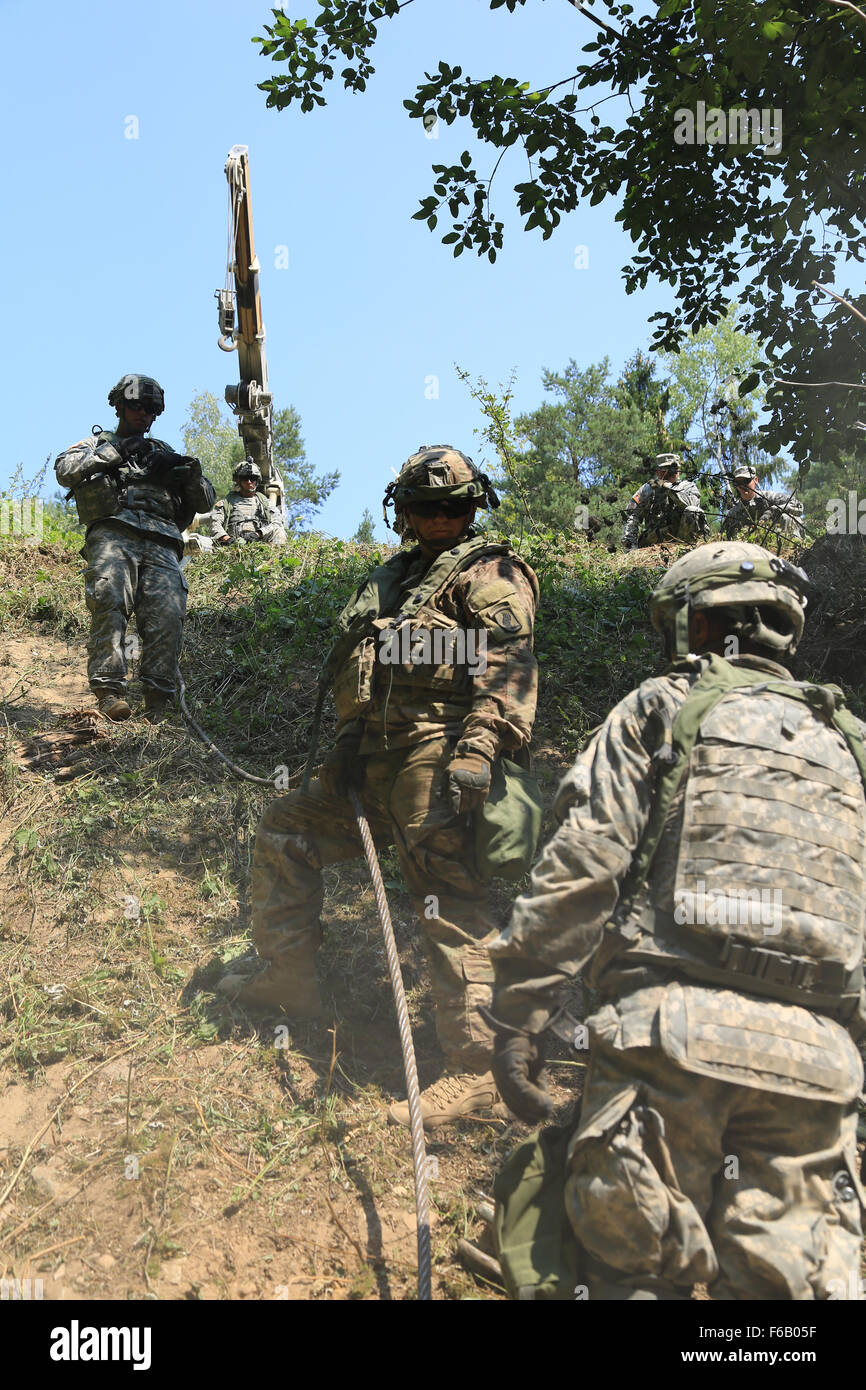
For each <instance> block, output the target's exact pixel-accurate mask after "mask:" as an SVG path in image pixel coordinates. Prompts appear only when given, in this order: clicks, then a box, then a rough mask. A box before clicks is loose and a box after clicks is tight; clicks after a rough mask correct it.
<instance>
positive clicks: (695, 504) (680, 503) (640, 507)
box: [622, 478, 706, 545]
mask: <svg viewBox="0 0 866 1390" xmlns="http://www.w3.org/2000/svg"><path fill="white" fill-rule="evenodd" d="M641 528H643V534H642V535H639V533H640V531H641ZM705 530H706V521H705V518H704V513H703V508H702V506H701V494H700V493H699V491H698V489H697V486H696V484H695V483H693V482H690V481H689V479H688V478H682V479H681V480H680V482H678V483H673V484H672V485H671V486H670V487H665V486H664V485H663V484H660V483H658V482H657V481H654V482H649V483H644V485H643V487H640V488H638V490H637V492H636V493H635V494H634V496H633V497H632V499H631V501H630V502H629V504H628V507H627V508H626V522H625V526H624V528H623V533H622V538H623V541H624V542H625V544H626V545H637V544H638V540H639V539H640V542H641V543H642V544H655V543H656V541H660V540H665V539H671V540H692V539H695V538H696V537H697V536H698V535H699V534H701V533H702V532H704V531H705Z"/></svg>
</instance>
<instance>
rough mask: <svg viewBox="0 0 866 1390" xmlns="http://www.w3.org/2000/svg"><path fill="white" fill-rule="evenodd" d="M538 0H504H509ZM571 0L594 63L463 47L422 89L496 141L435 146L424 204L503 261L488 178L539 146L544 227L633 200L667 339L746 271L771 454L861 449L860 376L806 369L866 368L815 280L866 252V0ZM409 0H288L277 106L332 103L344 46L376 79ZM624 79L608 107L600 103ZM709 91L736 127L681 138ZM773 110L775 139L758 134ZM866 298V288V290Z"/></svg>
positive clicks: (271, 86)
mask: <svg viewBox="0 0 866 1390" xmlns="http://www.w3.org/2000/svg"><path fill="white" fill-rule="evenodd" d="M431 3H432V0H431ZM524 3H525V0H488V4H489V8H490V9H491V10H496V9H500V8H501V7H502V6H503V4H504V5H505V7H506V8H507V9H508V11H509V12H510V13H514V12H515V11H516V9H517V8H518V6H521V7H522V6H523V5H524ZM572 4H574V9H575V50H576V56H577V52H578V51H579V54H580V56H581V57H582V58H583V59H584V61H582V62H577V63H576V65H575V66H574V67H573V69H572V70H571V71H567V72H566V73H565V74H564V75H563V77H562V78H561V79H559V80H558V81H556V82H554V83H552V84H551V85H550V86H548V87H545V88H542V89H540V90H533V89H532V87H531V85H530V83H529V82H526V81H522V80H520V79H519V78H518V77H513V76H508V77H504V76H502V75H500V74H496V73H494V74H491V75H482V76H481V77H473V76H470V75H469V74H466V73H464V71H463V69H462V68H461V67H460V66H451V65H449V64H448V63H445V62H440V63H439V64H438V68H437V70H436V71H435V72H432V73H426V74H425V75H424V80H423V81H420V82H418V83H417V86H416V88H415V92H414V95H413V96H411V97H410V98H408V99H407V100H406V101H405V102H404V106H405V108H406V110H407V111H408V113H409V116H410V117H411V118H412V119H414V120H420V121H422V122H423V123H424V124H425V125H429V124H430V123H431V122H432V121H433V120H440V121H442V122H443V123H444V124H446V125H451V124H453V123H454V122H455V121H456V120H458V119H460V120H463V121H466V122H468V124H469V127H470V128H471V130H472V132H473V134H474V135H475V137H476V138H477V139H478V140H479V141H480V142H481V143H482V145H486V146H488V147H490V148H491V149H492V151H494V152H496V153H497V157H496V159H495V162H493V161H492V168H491V170H490V172H489V173H484V172H482V173H479V172H478V170H477V169H476V168H475V165H474V164H473V160H472V157H471V156H470V155H469V154H468V153H467V152H464V154H463V155H462V156H461V158H460V160H459V161H458V162H457V163H455V164H451V165H444V164H441V165H434V166H433V180H434V182H433V188H432V193H431V194H429V195H428V196H426V197H425V198H423V199H422V201H421V204H420V206H419V208H418V210H417V211H416V213H415V214H414V216H415V217H416V218H417V219H419V220H422V221H425V222H426V223H427V226H428V227H429V228H430V229H431V230H433V229H435V228H437V226H438V224H439V218H440V215H441V214H442V213H443V212H444V213H446V214H447V216H448V218H449V219H450V220H449V221H448V222H447V223H446V225H445V226H444V227H443V229H442V240H443V242H444V243H445V244H446V245H448V246H450V247H451V248H452V254H453V255H455V256H458V255H461V254H462V253H463V251H464V250H467V249H472V250H474V251H475V252H476V253H477V254H478V255H486V256H487V257H488V258H489V259H490V260H491V261H493V260H495V259H496V255H497V252H498V250H499V249H500V248H501V246H502V238H503V222H502V221H501V219H499V218H497V216H496V213H495V210H494V209H493V208H492V206H491V202H490V193H491V184H492V182H493V177H494V174H495V172H496V170H497V169H498V168H499V163H500V159H501V158H502V156H503V155H504V154H505V153H506V152H508V151H509V150H512V149H513V151H514V157H515V158H518V159H520V160H523V159H525V160H526V165H525V166H524V165H522V164H521V166H520V167H521V171H522V170H523V169H524V168H525V174H522V176H521V177H519V178H518V180H517V181H516V182H515V183H514V184H513V193H514V196H515V199H516V203H517V207H518V210H519V212H520V213H521V215H522V216H523V219H524V223H523V225H524V229H525V230H527V231H529V230H537V231H540V232H541V234H542V237H544V238H548V237H550V236H551V234H552V233H553V231H554V229H555V228H556V227H557V226H558V225H559V223H560V222H561V220H562V218H563V217H564V216H566V215H567V214H568V213H570V212H573V211H574V210H575V209H576V208H577V207H578V206H580V205H581V204H582V203H585V202H589V204H590V205H595V204H598V203H600V202H602V201H604V199H605V198H608V197H614V198H617V199H618V200H619V211H618V213H617V218H618V220H619V221H620V222H621V223H622V225H623V227H624V228H625V230H626V231H627V233H628V234H629V236H630V237H631V239H632V241H633V243H634V246H635V250H634V254H633V256H632V258H631V261H630V263H629V264H628V265H627V266H625V267H624V271H623V274H624V277H625V288H626V290H627V292H628V293H632V292H633V291H634V290H636V289H640V288H642V287H644V286H645V285H646V284H647V282H648V281H649V278H650V276H654V277H657V278H659V279H661V280H662V281H664V282H666V283H668V284H670V285H671V286H672V287H673V288H674V290H675V292H676V298H677V306H676V308H675V309H673V310H671V311H663V312H659V313H657V314H655V315H653V319H654V320H655V323H656V328H655V336H654V338H653V344H652V345H653V347H655V348H657V349H661V350H665V351H668V352H670V351H674V350H676V349H677V347H679V346H680V344H681V343H682V342H683V340H684V339H685V336H686V334H687V333H689V332H694V331H696V330H698V329H701V328H704V327H705V326H706V325H708V324H711V323H713V322H715V321H717V320H718V319H720V318H722V317H723V316H724V314H725V312H726V307H727V304H728V301H729V300H730V298H731V294H732V291H733V287H734V286H735V285H736V286H742V287H743V288H742V291H741V298H742V301H743V303H744V304H745V306H746V313H745V318H744V326H745V328H746V329H747V330H748V331H750V332H753V333H755V334H756V335H757V337H758V338H759V340H760V341H761V342H762V343H763V344H764V345H765V353H766V360H765V362H764V363H762V371H763V375H764V380H765V382H766V383H767V385H768V388H769V389H768V392H767V405H768V409H769V420H768V422H767V424H766V426H765V427H764V431H763V447H764V448H765V449H766V451H767V452H768V453H769V454H770V455H774V454H776V453H777V452H778V451H779V449H780V448H781V447H782V446H788V447H789V448H790V449H791V452H792V453H793V455H794V457H795V459H797V461H798V462H802V461H804V460H805V459H806V458H807V457H808V456H809V454H810V453H811V452H817V453H818V454H820V455H827V456H829V454H830V453H831V452H832V451H833V450H836V451H838V450H840V449H843V450H844V449H845V448H846V447H849V446H850V443H851V431H852V429H853V425H854V420H855V418H856V413H857V410H858V406H859V403H860V400H861V399H862V398H860V397H859V396H858V393H857V392H856V391H855V390H846V389H844V388H843V389H834V390H832V391H828V390H824V389H802V388H800V387H795V386H791V385H790V384H788V383H789V382H790V381H806V382H807V383H809V382H815V383H817V382H826V381H851V380H852V379H854V380H856V379H857V376H858V375H859V376H862V374H863V369H864V366H866V346H864V342H863V335H862V334H857V333H855V332H853V331H852V330H853V327H854V324H853V320H852V318H851V315H850V311H849V310H848V309H847V308H846V307H845V306H844V305H839V304H837V303H835V302H834V303H830V302H829V301H828V300H827V299H826V298H820V299H817V300H816V294H815V291H814V289H813V282H816V281H817V282H819V283H821V284H827V283H833V281H834V280H835V279H836V278H837V277H838V276H839V274H840V273H841V272H842V271H843V268H844V267H846V266H847V265H849V264H850V262H851V261H862V259H863V250H862V246H863V223H862V210H863V196H864V189H866V155H864V149H866V63H864V50H866V23H864V21H863V18H862V15H860V14H859V13H858V12H857V10H856V7H854V6H845V7H843V6H836V7H835V8H830V7H828V6H827V5H825V4H817V5H814V6H810V7H807V10H806V12H804V13H801V12H800V11H799V10H797V9H795V8H793V7H791V6H789V5H787V4H785V3H782V2H781V0H762V3H760V4H748V5H744V4H743V3H742V0H716V3H714V4H712V5H707V4H703V3H701V2H700V0H662V2H661V3H656V5H655V6H652V5H650V6H649V7H647V12H646V13H643V14H640V15H636V14H635V13H634V9H633V6H631V5H629V4H624V3H620V2H619V0H598V3H597V4H596V5H595V7H594V9H593V11H590V10H589V9H584V8H583V7H582V6H581V5H578V4H576V3H575V0H572ZM402 8H404V5H403V4H401V3H400V0H370V3H367V2H366V0H318V7H317V11H316V14H315V17H314V19H313V20H311V21H308V20H292V19H289V17H288V16H287V15H286V14H285V13H284V12H283V11H282V10H275V11H274V12H273V14H274V24H273V25H271V26H268V27H267V28H266V37H260V38H258V39H256V40H254V42H256V43H258V44H259V45H260V48H261V52H262V54H263V55H264V56H266V57H269V58H270V59H271V60H272V61H273V63H274V64H275V65H277V68H278V72H277V75H275V76H273V77H271V78H270V79H269V80H267V81H265V82H263V83H261V84H260V86H261V87H262V89H263V90H264V91H266V92H267V93H268V105H269V106H273V107H276V108H278V109H281V108H283V107H286V106H289V105H291V104H292V103H296V104H297V105H299V106H300V108H301V110H302V111H310V110H312V109H313V108H314V107H315V106H322V105H324V103H325V98H324V96H323V95H322V92H323V88H324V84H325V83H326V82H328V81H331V80H332V79H333V78H334V77H335V76H336V75H337V71H336V67H335V63H336V62H337V60H338V59H339V58H340V57H341V56H342V57H343V58H345V59H346V60H347V61H348V63H349V66H347V67H344V68H342V69H341V71H340V73H339V75H340V77H341V78H342V80H343V84H344V86H345V87H346V88H348V89H349V90H351V91H355V92H363V91H364V90H365V88H366V85H367V82H368V80H369V78H370V77H371V76H372V74H373V72H374V68H373V64H372V61H371V56H370V55H371V52H372V49H373V48H374V46H375V43H376V41H377V38H378V35H379V26H380V23H381V21H384V20H389V19H394V18H396V17H397V16H398V14H399V12H400V10H401V9H402ZM539 22H543V20H542V19H541V18H540V19H539ZM588 26H592V27H591V28H590V27H588ZM587 39H588V40H589V41H588V42H587V41H586V40H587ZM581 43H582V47H580V45H581ZM556 56H558V55H556ZM567 66H571V65H567ZM611 99H612V101H611V104H610V105H605V112H606V114H607V120H608V121H609V122H610V123H609V124H603V123H602V118H601V116H600V115H599V114H598V111H597V108H598V106H599V105H600V103H601V102H607V101H608V100H611ZM581 103H584V104H581ZM699 103H703V106H702V108H701V110H702V111H703V113H704V116H706V114H707V113H708V112H710V111H713V110H718V111H720V112H721V113H722V114H723V116H724V122H723V124H724V138H720V137H719V135H718V134H717V133H716V130H717V128H716V127H713V132H712V134H711V136H710V135H708V133H707V129H706V128H705V129H704V131H703V136H704V137H705V138H703V139H700V140H699V139H698V137H697V135H696V134H695V129H696V128H695V127H694V126H693V131H692V138H691V140H689V139H688V138H687V131H686V126H685V121H683V124H682V125H681V126H680V128H679V133H680V134H682V135H683V137H684V138H683V139H681V140H679V141H678V140H676V139H675V138H674V134H675V128H676V126H677V122H678V120H681V119H682V116H683V113H691V115H692V116H693V117H695V118H697V113H698V110H699ZM752 112H754V113H756V114H755V117H754V118H752V116H751V115H750V113H752ZM763 112H767V113H768V116H767V131H768V132H769V131H770V127H771V125H772V130H773V135H772V139H770V138H767V139H766V140H765V137H764V135H763V134H761V135H760V139H759V140H758V139H753V138H752V132H754V131H756V130H758V128H759V127H760V124H761V113H763ZM732 132H733V138H732ZM762 143H765V144H766V145H767V148H762ZM858 278H859V277H858ZM843 293H844V294H845V297H846V298H848V299H851V298H852V296H851V294H850V292H847V291H843ZM854 302H855V304H857V305H859V307H860V309H861V310H862V309H864V308H866V296H863V295H862V294H861V295H860V297H859V298H858V299H856V300H855V301H854ZM817 304H820V306H821V307H820V308H818V307H817ZM779 378H787V379H788V381H787V382H785V381H780V380H779Z"/></svg>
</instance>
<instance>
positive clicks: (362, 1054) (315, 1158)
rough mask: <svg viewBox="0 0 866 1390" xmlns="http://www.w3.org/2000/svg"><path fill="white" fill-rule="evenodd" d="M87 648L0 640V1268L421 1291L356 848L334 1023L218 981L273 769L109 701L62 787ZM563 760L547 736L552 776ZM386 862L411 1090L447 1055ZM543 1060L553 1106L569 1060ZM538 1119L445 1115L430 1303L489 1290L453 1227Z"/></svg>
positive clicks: (375, 940) (45, 636)
mask: <svg viewBox="0 0 866 1390" xmlns="http://www.w3.org/2000/svg"><path fill="white" fill-rule="evenodd" d="M72 577H73V576H72V574H71V573H70V578H72ZM79 619H81V622H80V625H81V626H83V615H82V614H79ZM85 670H86V653H85V649H84V642H83V633H74V634H72V635H70V637H69V638H68V640H64V638H62V637H57V636H54V635H51V634H49V633H46V632H42V631H40V630H39V627H38V624H37V625H35V626H34V627H33V628H30V629H29V630H25V631H19V632H16V633H15V634H14V635H7V636H5V637H4V638H3V639H2V642H0V700H2V701H3V702H4V703H3V709H4V711H5V716H6V727H5V734H4V738H5V746H4V748H3V750H2V752H3V755H4V757H3V762H2V764H0V867H2V870H3V873H4V878H5V883H6V887H5V889H4V896H3V902H2V907H0V1278H5V1279H19V1280H22V1281H24V1280H27V1279H31V1280H36V1279H38V1280H41V1281H42V1290H43V1296H44V1297H45V1298H46V1299H95V1300H100V1299H127V1298H131V1299H143V1298H147V1297H151V1298H152V1297H156V1298H159V1299H171V1300H176V1299H281V1298H290V1299H411V1298H413V1297H414V1296H415V1289H416V1251H415V1240H416V1236H415V1216H414V1188H413V1175H412V1163H411V1150H410V1143H409V1134H408V1131H405V1130H402V1129H400V1128H394V1127H390V1126H389V1125H388V1124H387V1123H386V1108H387V1105H388V1103H389V1102H390V1100H391V1099H393V1098H394V1097H395V1096H397V1097H402V1096H403V1094H404V1086H403V1078H402V1066H401V1058H400V1048H399V1041H398V1037H397V1032H396V1025H395V1022H394V1014H393V1005H392V1002H391V997H390V989H389V985H388V981H387V972H386V965H385V958H384V950H383V947H382V944H381V940H380V928H379V925H378V920H377V917H376V912H375V904H374V899H373V895H372V891H371V889H370V887H369V883H368V881H367V878H366V874H365V871H364V869H363V866H362V865H361V864H360V863H358V864H353V865H348V866H345V867H340V868H339V869H336V870H333V871H329V873H328V888H327V899H326V915H327V921H328V935H327V938H326V942H325V945H324V947H323V950H322V952H321V961H322V971H323V978H324V990H325V995H326V998H328V999H329V1001H330V1013H329V1022H328V1023H327V1024H325V1025H324V1026H321V1027H301V1028H298V1027H296V1026H295V1025H293V1024H292V1023H291V1021H290V1020H288V1019H286V1018H284V1017H282V1016H281V1015H275V1016H274V1017H273V1018H263V1016H262V1015H261V1014H257V1015H255V1016H250V1015H247V1014H246V1013H245V1012H244V1011H243V1010H241V1009H237V1008H234V1009H233V1008H231V1007H229V1006H228V1005H227V1004H224V1003H222V1002H220V1001H219V1000H218V998H217V997H216V996H215V995H214V994H213V992H212V986H213V984H214V982H215V980H216V978H217V977H218V976H219V974H220V973H221V971H222V969H223V967H224V963H225V962H226V961H227V960H229V959H231V958H232V957H233V956H235V955H238V954H240V953H241V952H242V951H243V950H244V948H245V946H246V944H247V937H246V928H247V922H248V912H247V907H246V901H247V889H248V880H249V861H250V852H251V842H252V835H253V833H254V829H255V824H256V822H257V819H258V816H259V814H260V811H261V805H262V801H263V797H262V795H261V792H262V791H266V789H259V788H256V789H251V788H249V787H247V786H245V785H244V784H239V783H236V782H235V781H234V779H232V777H231V775H230V774H229V773H228V772H225V771H223V770H222V769H221V768H220V767H219V766H215V765H214V763H213V760H212V759H211V758H209V755H207V754H206V752H205V750H204V749H203V748H202V747H201V746H200V745H199V744H197V743H195V741H194V740H193V739H192V738H191V736H190V735H189V733H188V732H187V730H186V727H185V726H184V724H183V723H182V721H181V720H180V718H179V717H173V718H171V719H170V720H169V721H168V722H167V723H165V724H163V725H161V726H159V727H157V728H151V727H150V726H148V725H146V724H144V723H143V722H141V721H140V719H138V718H134V719H132V720H130V721H129V722H128V723H126V724H122V725H110V724H108V723H107V721H104V720H103V721H101V723H100V725H99V732H100V733H101V734H102V735H104V737H101V738H99V739H97V740H95V741H93V742H92V743H88V744H87V745H85V746H84V747H83V748H80V747H79V748H78V749H77V750H76V753H75V756H76V757H77V758H78V761H77V762H76V763H75V764H74V772H75V774H76V775H75V777H74V778H71V779H70V780H69V781H67V782H63V781H62V780H58V778H62V777H63V776H64V775H65V773H64V762H63V757H62V755H61V758H60V761H59V763H58V765H56V766H55V765H52V764H51V763H48V764H46V765H44V766H37V768H36V769H35V770H29V769H27V768H25V766H24V765H23V760H24V759H25V757H26V756H27V754H28V751H29V752H30V753H31V754H32V751H33V748H34V746H35V747H39V746H44V744H40V742H39V740H40V737H44V736H48V735H51V734H56V733H57V730H58V728H60V727H62V721H61V718H60V717H61V716H62V715H63V714H64V713H67V714H68V712H70V711H75V710H80V709H81V708H83V707H87V706H92V702H91V700H90V698H89V692H88V687H87V681H86V674H85ZM299 679H301V680H304V679H305V678H304V677H303V676H302V677H300V678H299ZM306 683H307V686H309V680H308V679H307V682H306ZM289 698H291V697H289ZM200 713H201V717H202V719H203V720H205V721H206V718H207V711H206V710H205V711H203V712H200ZM0 732H3V731H2V728H0ZM254 770H256V771H263V770H264V769H261V768H256V769H254ZM558 770H559V768H558V767H557V766H556V765H555V755H554V754H553V751H552V750H549V751H548V767H547V776H548V781H549V782H550V784H551V785H552V783H553V781H554V779H555V775H556V772H557V771H558ZM383 867H384V870H385V876H386V879H388V880H389V883H390V887H391V891H390V897H391V900H392V911H393V914H394V919H395V928H396V930H397V933H398V940H399V946H400V950H401V955H402V960H403V967H404V974H405V979H406V986H407V990H408V992H409V996H410V1007H411V1009H412V1013H413V1019H414V1025H415V1041H416V1048H417V1052H418V1058H419V1069H420V1072H421V1080H422V1085H423V1084H426V1083H427V1082H429V1081H430V1080H433V1079H435V1077H436V1076H437V1075H438V1073H439V1070H440V1067H441V1057H440V1055H439V1053H438V1050H437V1046H436V1042H435V1036H434V1032H433V1027H432V1017H431V1008H430V998H429V993H428V991H427V988H426V982H425V973H424V966H423V963H422V957H421V953H420V950H419V947H418V944H417V938H416V935H415V931H414V927H413V924H412V913H411V908H410V906H409V902H408V898H407V897H406V896H405V894H404V893H403V892H402V890H401V886H400V884H399V882H398V881H397V880H396V878H395V875H396V872H397V870H396V864H395V863H389V861H388V859H387V857H386V859H385V863H384V866H383ZM508 902H509V899H508V898H507V897H506V896H505V895H504V894H503V895H502V898H501V901H500V904H499V906H500V907H501V909H502V912H503V915H504V914H505V912H506V911H507V906H508ZM562 1058H563V1059H565V1052H564V1051H563V1053H562ZM553 1074H554V1081H555V1085H556V1089H557V1095H558V1098H559V1099H560V1100H561V1101H562V1102H563V1104H566V1103H567V1102H568V1101H569V1099H570V1098H571V1096H572V1095H573V1094H574V1088H575V1086H576V1085H577V1082H578V1078H579V1074H580V1069H579V1067H577V1065H576V1064H574V1063H573V1062H572V1063H571V1064H569V1063H568V1062H567V1061H566V1060H562V1062H561V1063H557V1064H556V1065H555V1066H554V1068H553ZM560 1082H562V1083H564V1084H562V1085H559V1084H558V1083H560ZM524 1133H526V1131H525V1129H524V1128H523V1127H521V1126H519V1125H516V1124H511V1123H507V1122H506V1121H503V1120H496V1119H492V1118H489V1117H488V1118H484V1117H477V1118H471V1119H467V1120H465V1121H462V1122H461V1123H460V1124H459V1125H456V1126H454V1127H449V1128H446V1129H442V1130H439V1131H437V1132H436V1134H435V1135H433V1136H431V1137H430V1139H429V1145H428V1147H429V1153H430V1155H431V1157H432V1158H434V1159H435V1160H436V1165H435V1168H436V1174H437V1175H436V1177H435V1180H434V1182H433V1184H432V1194H433V1205H434V1211H433V1219H432V1234H433V1263H434V1297H438V1298H464V1297H468V1298H478V1297H480V1298H497V1297H499V1296H500V1295H499V1293H498V1292H497V1291H496V1290H495V1289H494V1288H492V1287H491V1286H489V1285H485V1283H484V1282H483V1281H482V1280H479V1279H477V1278H475V1277H474V1276H472V1275H470V1274H469V1273H467V1272H466V1271H465V1270H464V1269H463V1268H462V1267H461V1265H460V1264H459V1263H458V1261H457V1257H456V1244H457V1241H458V1239H460V1238H461V1237H466V1238H468V1239H470V1240H473V1241H475V1242H476V1243H479V1244H481V1245H485V1230H484V1227H483V1224H482V1223H481V1222H480V1221H479V1220H478V1218H477V1216H476V1214H475V1206H476V1203H477V1200H478V1199H479V1198H480V1197H482V1196H484V1195H486V1194H489V1192H490V1188H491V1183H492V1179H493V1175H494V1173H495V1172H496V1170H497V1168H498V1167H499V1165H500V1164H501V1162H502V1160H503V1158H504V1157H505V1156H506V1155H507V1153H508V1152H509V1151H510V1149H511V1148H512V1147H513V1145H514V1143H515V1142H516V1140H517V1139H518V1138H520V1137H522V1135H523V1134H524ZM487 1248H488V1249H489V1246H487Z"/></svg>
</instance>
